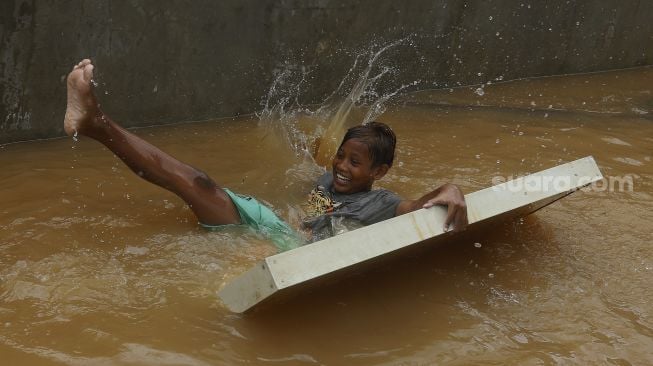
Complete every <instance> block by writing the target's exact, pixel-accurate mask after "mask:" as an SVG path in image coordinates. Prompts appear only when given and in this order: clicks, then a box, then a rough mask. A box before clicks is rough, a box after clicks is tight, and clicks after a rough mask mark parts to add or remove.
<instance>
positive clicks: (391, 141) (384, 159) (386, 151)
mask: <svg viewBox="0 0 653 366" xmlns="http://www.w3.org/2000/svg"><path fill="white" fill-rule="evenodd" d="M349 139H358V140H360V141H361V142H362V143H364V144H365V145H367V148H368V150H369V152H370V159H371V160H372V167H377V166H379V165H381V164H388V167H391V166H392V161H393V160H394V158H395V145H396V144H397V136H395V133H394V132H393V131H392V129H391V128H390V127H389V126H388V125H386V124H385V123H381V122H369V123H366V124H363V125H358V126H354V127H352V128H350V129H348V130H347V133H345V137H343V138H342V143H341V144H340V146H342V144H344V143H345V141H347V140H349Z"/></svg>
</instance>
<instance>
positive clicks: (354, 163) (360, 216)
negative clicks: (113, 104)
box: [64, 59, 467, 250]
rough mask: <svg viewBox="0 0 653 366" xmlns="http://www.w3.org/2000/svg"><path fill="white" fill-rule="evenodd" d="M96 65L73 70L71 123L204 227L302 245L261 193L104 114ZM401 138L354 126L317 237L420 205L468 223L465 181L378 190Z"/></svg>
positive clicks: (327, 189)
mask: <svg viewBox="0 0 653 366" xmlns="http://www.w3.org/2000/svg"><path fill="white" fill-rule="evenodd" d="M92 78H93V64H92V63H91V61H90V60H88V59H85V60H82V61H81V62H80V63H79V64H77V65H75V66H74V67H73V70H72V71H71V72H70V74H69V75H68V79H67V89H68V98H67V106H66V115H65V117H64V130H65V131H66V133H67V134H68V135H74V136H77V135H78V134H79V135H84V136H88V137H90V138H92V139H94V140H97V141H99V142H100V143H102V144H104V145H105V146H106V147H107V148H109V150H111V151H112V152H113V153H114V154H116V155H117V156H118V157H119V158H120V159H121V160H122V161H123V162H124V163H125V164H126V165H127V166H128V167H129V168H130V169H131V170H132V171H134V173H136V174H137V175H139V176H140V177H141V178H143V179H145V180H147V181H149V182H151V183H154V184H156V185H158V186H160V187H162V188H165V189H167V190H169V191H171V192H173V193H175V194H176V195H178V196H179V197H181V199H183V200H184V201H185V202H186V203H187V204H188V206H189V207H190V208H191V210H192V211H193V213H195V215H196V216H197V218H198V220H199V222H200V223H201V225H202V226H205V227H209V228H213V227H220V226H223V225H231V224H247V225H250V226H252V227H253V228H254V229H256V230H258V231H261V232H263V233H264V234H267V235H268V236H269V237H270V238H271V239H272V241H273V242H274V243H275V244H276V245H277V246H278V247H279V248H280V249H282V250H286V249H290V248H291V247H293V246H296V244H294V243H296V241H294V240H290V241H288V238H290V239H294V238H296V235H295V232H294V231H293V230H292V229H291V228H290V227H289V226H288V225H287V224H286V223H285V222H284V221H282V220H281V219H279V218H278V217H277V216H276V215H275V214H274V213H273V212H272V211H271V210H270V209H268V208H267V207H265V206H263V205H261V204H259V203H258V202H257V201H256V200H255V199H253V198H251V197H246V196H240V195H237V194H234V193H233V192H231V191H229V190H228V189H223V188H221V187H219V186H218V185H217V184H216V183H215V182H214V181H213V180H212V179H211V178H210V177H209V176H208V175H207V174H206V173H204V172H202V171H200V170H198V169H195V168H193V167H191V166H189V165H187V164H185V163H183V162H181V161H179V160H177V159H175V158H174V157H172V156H170V155H168V154H166V153H165V152H163V151H161V150H159V149H158V148H156V147H155V146H153V145H151V144H149V143H148V142H146V141H144V140H142V139H141V138H139V137H138V136H136V135H134V134H132V133H130V132H129V131H127V130H125V129H124V128H122V127H121V126H120V125H118V124H117V123H115V122H113V121H112V120H111V119H110V118H109V117H108V116H107V115H106V114H104V113H103V112H102V111H101V110H100V108H99V106H98V103H97V100H96V98H95V95H94V94H93V90H92V86H91V85H92V84H91V80H92ZM395 143H396V138H395V135H394V133H393V132H392V130H391V129H390V128H389V127H388V126H386V125H384V124H382V123H377V122H372V123H369V124H367V125H362V126H356V127H353V128H351V129H350V130H349V131H347V134H346V135H345V137H344V139H343V141H342V144H341V145H340V147H339V149H338V152H337V153H336V155H335V157H334V158H333V164H332V171H331V172H329V173H326V174H324V175H323V176H322V177H320V178H319V179H318V184H317V187H316V189H314V190H313V191H312V192H311V195H310V199H309V201H310V203H311V204H312V208H313V209H312V210H310V211H311V212H310V213H311V214H312V216H311V217H310V218H309V219H307V220H305V221H304V223H303V226H304V229H309V230H310V237H311V240H310V241H315V240H320V239H324V238H326V237H329V236H332V235H336V234H339V233H340V232H342V231H344V230H349V229H351V228H352V225H353V226H356V225H358V226H360V225H370V224H373V223H376V222H379V221H383V220H385V219H388V218H391V217H394V216H396V215H401V214H404V213H407V212H411V211H414V210H417V209H419V208H422V207H424V208H427V207H431V206H433V205H446V206H448V214H447V218H446V221H445V230H448V228H449V226H450V225H453V226H454V229H455V230H461V229H462V228H464V226H465V225H467V210H466V206H465V200H464V197H463V195H462V193H461V191H460V190H459V189H458V187H456V186H454V185H451V184H445V185H443V186H441V187H439V188H437V189H435V190H434V191H432V192H430V193H428V194H426V195H424V196H422V197H421V198H420V199H417V200H402V199H401V198H400V197H399V196H397V195H396V194H394V193H392V192H390V191H387V190H382V189H380V190H372V185H373V183H374V181H375V180H377V179H381V178H382V177H383V176H384V175H385V174H386V173H387V172H388V169H390V167H391V166H392V162H393V159H394V149H395ZM293 242H294V243H293Z"/></svg>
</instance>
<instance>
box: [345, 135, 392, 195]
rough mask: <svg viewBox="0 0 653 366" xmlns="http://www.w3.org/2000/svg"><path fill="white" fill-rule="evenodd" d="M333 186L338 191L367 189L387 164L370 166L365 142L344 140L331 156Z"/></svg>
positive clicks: (370, 187)
mask: <svg viewBox="0 0 653 366" xmlns="http://www.w3.org/2000/svg"><path fill="white" fill-rule="evenodd" d="M332 165H333V188H334V189H335V191H336V192H338V193H343V194H351V193H356V192H363V191H369V190H370V189H372V183H374V181H375V180H377V179H380V178H381V177H383V176H384V175H385V173H386V172H387V171H388V169H389V167H388V165H387V164H381V165H380V166H377V167H372V159H370V152H369V149H368V147H367V145H366V144H364V143H363V142H361V141H360V140H358V139H355V138H353V139H349V140H347V141H345V142H344V143H343V144H342V145H341V146H340V148H339V149H338V152H337V153H336V155H335V156H334V157H333V163H332Z"/></svg>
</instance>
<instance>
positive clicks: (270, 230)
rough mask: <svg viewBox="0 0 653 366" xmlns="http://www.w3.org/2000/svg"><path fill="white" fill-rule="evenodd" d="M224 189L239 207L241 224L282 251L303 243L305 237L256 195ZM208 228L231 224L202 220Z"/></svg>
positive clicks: (224, 226) (214, 228) (219, 227)
mask: <svg viewBox="0 0 653 366" xmlns="http://www.w3.org/2000/svg"><path fill="white" fill-rule="evenodd" d="M224 191H225V192H226V193H227V195H229V198H231V201H233V203H234V205H235V206H236V208H237V209H238V214H239V215H240V222H241V225H248V226H250V227H251V228H253V229H254V230H256V231H257V232H260V233H261V234H263V235H265V236H267V237H268V238H269V239H270V240H272V242H273V243H274V245H275V246H276V247H277V248H278V249H279V250H280V251H286V250H290V249H293V248H297V247H299V246H301V245H302V244H303V241H304V240H303V239H302V237H301V235H299V234H298V233H297V232H296V231H295V230H293V229H292V228H291V227H290V226H289V225H288V224H287V223H286V222H285V221H283V220H281V219H280V218H279V216H277V215H275V213H274V212H272V210H270V209H269V208H268V207H267V206H265V205H263V204H261V203H260V202H259V201H257V200H256V199H255V198H254V197H250V196H245V195H240V194H236V193H233V192H232V191H230V190H228V189H226V188H225V189H224ZM200 225H202V227H204V228H206V229H210V230H216V229H223V228H226V227H229V226H231V225H207V224H203V223H201V222H200Z"/></svg>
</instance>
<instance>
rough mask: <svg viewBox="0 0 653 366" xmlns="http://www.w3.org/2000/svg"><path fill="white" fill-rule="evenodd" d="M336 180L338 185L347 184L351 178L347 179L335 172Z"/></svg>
mask: <svg viewBox="0 0 653 366" xmlns="http://www.w3.org/2000/svg"><path fill="white" fill-rule="evenodd" d="M336 180H338V183H340V184H347V183H349V182H350V181H351V178H347V177H345V176H344V175H342V174H340V173H338V172H336Z"/></svg>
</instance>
